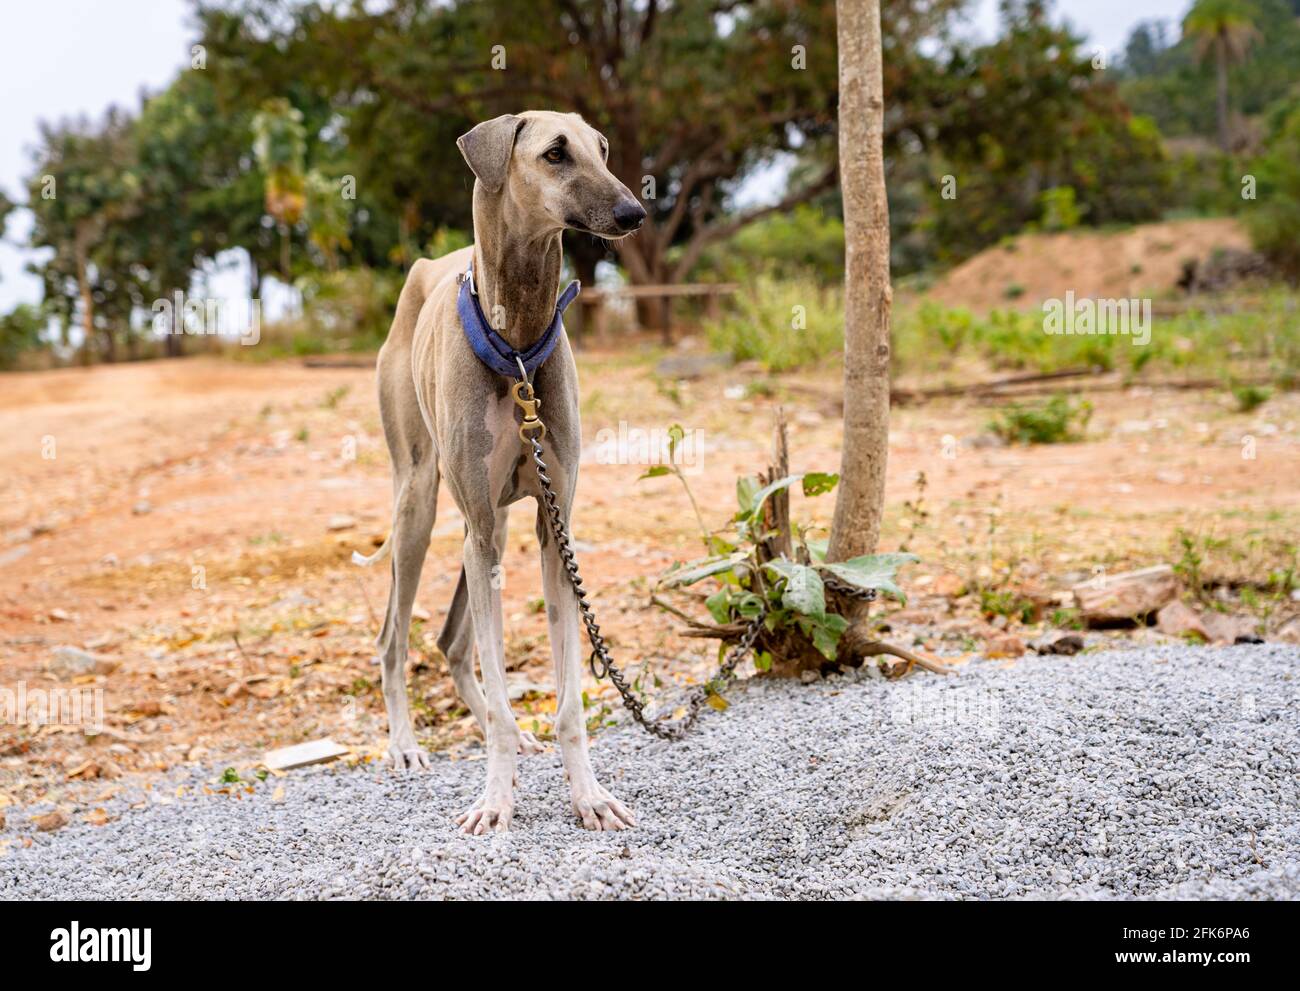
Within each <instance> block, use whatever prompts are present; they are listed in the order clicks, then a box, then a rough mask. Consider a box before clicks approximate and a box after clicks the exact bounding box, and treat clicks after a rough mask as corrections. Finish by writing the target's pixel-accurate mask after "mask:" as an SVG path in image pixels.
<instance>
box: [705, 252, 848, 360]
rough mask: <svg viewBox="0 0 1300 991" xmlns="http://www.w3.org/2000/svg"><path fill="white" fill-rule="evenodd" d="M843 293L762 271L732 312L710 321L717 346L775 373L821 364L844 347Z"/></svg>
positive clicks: (710, 332)
mask: <svg viewBox="0 0 1300 991" xmlns="http://www.w3.org/2000/svg"><path fill="white" fill-rule="evenodd" d="M843 312H844V302H843V294H842V293H841V292H840V291H838V290H835V289H825V288H823V287H821V286H819V285H817V283H816V282H814V281H813V280H812V279H808V278H799V279H790V280H778V279H775V278H773V277H771V276H769V275H760V276H759V277H758V278H757V279H755V280H754V282H753V283H752V284H751V285H750V286H749V287H748V289H747V290H744V291H742V292H741V293H740V294H739V295H738V297H737V301H736V303H735V305H734V306H733V308H732V311H731V312H730V313H728V314H727V315H726V316H724V317H722V318H720V319H718V320H715V321H712V322H710V323H708V324H706V325H705V332H706V334H707V335H708V339H709V344H710V346H711V347H713V349H714V350H715V351H720V352H723V353H724V354H730V355H731V356H732V357H733V358H735V359H736V360H737V361H751V360H752V361H758V362H759V363H761V364H762V366H763V367H764V368H765V369H766V370H767V371H769V372H783V371H789V370H790V369H793V368H799V367H801V366H804V365H810V364H815V363H816V362H818V361H820V360H821V359H823V358H825V357H827V356H828V355H831V354H836V353H838V352H840V351H842V350H843V348H844V317H843Z"/></svg>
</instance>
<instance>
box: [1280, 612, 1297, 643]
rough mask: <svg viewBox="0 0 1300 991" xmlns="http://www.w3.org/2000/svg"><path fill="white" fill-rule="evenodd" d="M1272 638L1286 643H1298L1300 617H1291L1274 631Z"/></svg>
mask: <svg viewBox="0 0 1300 991" xmlns="http://www.w3.org/2000/svg"><path fill="white" fill-rule="evenodd" d="M1274 636H1276V637H1277V638H1278V639H1279V640H1285V641H1286V642H1287V643H1300V616H1292V617H1291V618H1290V619H1288V620H1287V621H1286V622H1285V623H1283V624H1282V625H1281V626H1279V627H1278V628H1277V630H1276V631H1274Z"/></svg>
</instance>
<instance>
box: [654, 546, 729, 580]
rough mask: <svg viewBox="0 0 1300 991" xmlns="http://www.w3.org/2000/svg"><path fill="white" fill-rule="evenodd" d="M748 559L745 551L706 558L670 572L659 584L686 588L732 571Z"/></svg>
mask: <svg viewBox="0 0 1300 991" xmlns="http://www.w3.org/2000/svg"><path fill="white" fill-rule="evenodd" d="M746 557H747V555H746V554H745V552H744V551H736V552H735V553H734V554H727V555H725V556H723V557H706V558H700V559H699V560H698V561H689V562H687V563H686V564H683V565H682V566H681V567H680V568H674V569H673V570H671V571H669V572H668V573H667V574H666V575H664V576H663V578H661V579H660V580H659V583H660V584H661V585H662V586H663V587H664V588H685V587H686V586H687V585H694V584H695V583H696V582H697V581H700V580H701V579H704V578H708V577H710V576H711V575H717V574H721V573H722V572H724V571H730V570H731V569H732V568H734V567H735V566H736V565H738V564H739V563H740V562H741V561H743V560H745V558H746Z"/></svg>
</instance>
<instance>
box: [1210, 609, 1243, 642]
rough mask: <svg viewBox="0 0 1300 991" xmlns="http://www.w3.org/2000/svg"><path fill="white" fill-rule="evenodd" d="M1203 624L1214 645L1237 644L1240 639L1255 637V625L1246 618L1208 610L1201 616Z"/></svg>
mask: <svg viewBox="0 0 1300 991" xmlns="http://www.w3.org/2000/svg"><path fill="white" fill-rule="evenodd" d="M1201 623H1202V624H1203V625H1204V626H1205V630H1206V632H1207V633H1209V635H1210V640H1211V641H1213V642H1214V643H1236V642H1237V638H1238V637H1253V636H1255V623H1254V621H1253V620H1250V619H1247V618H1246V617H1245V616H1229V615H1228V614H1226V613H1221V612H1214V611H1212V610H1206V612H1205V613H1204V614H1202V616H1201ZM1246 642H1247V643H1250V642H1251V641H1249V640H1247V641H1246Z"/></svg>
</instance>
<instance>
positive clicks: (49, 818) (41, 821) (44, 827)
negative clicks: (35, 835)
mask: <svg viewBox="0 0 1300 991" xmlns="http://www.w3.org/2000/svg"><path fill="white" fill-rule="evenodd" d="M67 824H68V817H67V816H65V815H64V814H63V813H62V812H60V811H59V810H58V809H55V810H54V811H53V812H50V813H48V814H46V815H43V816H37V817H36V818H35V819H33V820H32V825H34V826H35V827H36V828H37V829H39V830H40V831H41V832H42V833H52V832H54V831H55V830H56V829H62V828H63V827H64V826H66V825H67Z"/></svg>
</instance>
